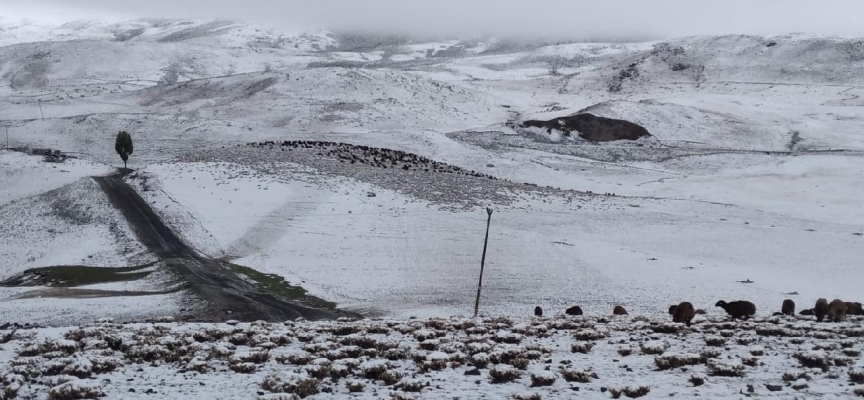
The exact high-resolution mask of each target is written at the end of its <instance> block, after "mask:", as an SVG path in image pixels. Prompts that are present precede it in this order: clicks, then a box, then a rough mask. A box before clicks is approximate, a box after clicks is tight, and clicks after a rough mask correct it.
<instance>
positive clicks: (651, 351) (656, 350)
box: [639, 341, 669, 356]
mask: <svg viewBox="0 0 864 400" xmlns="http://www.w3.org/2000/svg"><path fill="white" fill-rule="evenodd" d="M668 348H669V344H668V343H666V342H660V341H653V342H646V343H643V344H642V345H640V346H639V349H640V350H642V354H646V355H652V356H654V355H661V354H663V353H664V352H666V350H667V349H668Z"/></svg>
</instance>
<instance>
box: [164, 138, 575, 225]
mask: <svg viewBox="0 0 864 400" xmlns="http://www.w3.org/2000/svg"><path fill="white" fill-rule="evenodd" d="M178 161H179V162H234V163H238V164H241V165H248V166H252V167H253V168H256V169H260V170H261V171H262V172H265V173H268V174H271V175H279V171H280V170H283V169H284V168H286V166H285V165H284V163H294V164H299V165H302V166H305V167H312V168H314V169H315V170H316V171H317V172H318V173H322V174H324V175H328V176H336V177H347V178H353V179H356V180H358V181H361V182H366V183H371V184H374V185H376V186H380V187H382V188H385V189H391V190H396V191H399V192H402V193H405V194H407V195H409V196H411V197H414V198H417V199H422V200H426V201H429V202H431V203H433V204H436V205H439V206H441V207H442V208H446V209H456V208H472V207H479V206H485V205H489V204H510V203H512V202H514V201H515V200H516V198H517V197H518V196H519V195H521V194H525V193H535V194H548V195H555V196H557V197H560V198H562V199H565V200H566V201H567V202H568V203H569V202H573V201H577V202H578V201H580V200H584V199H586V198H587V196H588V195H587V194H585V193H581V192H577V191H572V190H560V189H556V188H552V187H540V186H537V185H535V184H531V183H517V182H512V181H507V180H501V179H496V178H495V177H494V176H491V175H489V174H484V173H479V172H476V171H469V170H465V169H463V168H459V167H456V166H453V165H449V164H446V163H442V162H438V161H435V160H431V159H429V158H426V157H423V156H420V155H417V154H412V153H406V152H402V151H398V150H391V149H384V148H375V147H369V146H356V145H351V144H346V143H333V142H319V141H283V142H261V143H250V144H248V145H246V146H237V147H226V148H223V149H215V150H210V151H204V152H196V153H191V154H187V155H185V156H183V157H182V158H181V159H180V160H178Z"/></svg>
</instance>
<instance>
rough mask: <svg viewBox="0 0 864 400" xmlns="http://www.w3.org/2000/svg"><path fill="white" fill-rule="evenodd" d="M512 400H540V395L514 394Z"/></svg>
mask: <svg viewBox="0 0 864 400" xmlns="http://www.w3.org/2000/svg"><path fill="white" fill-rule="evenodd" d="M510 398H511V399H513V400H542V399H543V398H542V397H540V393H516V394H514V395H513V396H512V397H510Z"/></svg>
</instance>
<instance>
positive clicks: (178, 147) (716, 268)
mask: <svg viewBox="0 0 864 400" xmlns="http://www.w3.org/2000/svg"><path fill="white" fill-rule="evenodd" d="M0 27H2V30H0V46H2V47H0V82H2V84H0V119H2V120H3V121H5V122H4V124H6V125H9V141H10V146H11V147H16V148H25V147H31V148H32V147H47V148H53V149H59V150H63V151H65V152H68V153H70V154H74V155H75V156H77V157H79V159H78V160H69V161H67V163H66V164H60V165H58V166H56V167H53V166H50V167H49V166H46V164H44V163H41V162H39V159H38V158H35V157H31V156H25V155H23V154H20V153H17V152H11V151H10V152H7V151H4V152H2V153H0V167H2V170H0V187H2V188H3V189H4V190H3V191H2V192H0V240H2V241H0V277H2V279H4V280H5V279H9V278H11V277H14V276H16V275H17V274H19V273H21V272H23V271H25V270H27V269H30V268H40V267H54V266H63V265H65V266H69V265H73V266H85V267H98V268H102V267H133V266H142V265H148V263H153V262H157V263H156V264H154V265H153V266H152V270H153V271H156V272H154V273H153V274H150V275H148V276H147V278H146V279H144V280H130V281H115V282H110V283H98V284H87V285H83V287H76V288H74V289H83V290H85V291H83V292H82V291H80V290H79V291H73V292H71V294H69V292H67V291H66V290H68V289H67V288H61V289H62V290H58V289H57V288H52V287H49V286H50V285H51V284H50V282H49V283H45V282H38V283H37V284H34V285H35V286H25V287H20V286H18V287H11V288H9V287H6V288H2V293H3V298H4V299H5V301H3V302H0V320H9V321H19V322H28V321H36V322H40V323H44V324H50V325H65V324H68V323H69V321H71V320H74V319H73V318H77V317H72V318H70V317H68V315H76V316H80V320H81V321H95V320H96V319H98V318H99V317H100V316H106V315H107V316H111V317H113V318H115V319H117V320H140V319H142V318H144V317H146V315H148V314H150V315H163V314H171V315H180V314H181V313H183V312H187V311H188V310H189V309H190V307H191V305H194V303H195V301H194V299H190V298H188V297H187V296H186V295H185V293H184V292H183V291H182V288H181V287H177V286H174V284H175V283H176V282H174V281H172V276H171V271H168V270H167V268H164V267H163V266H162V265H161V264H159V263H158V261H159V260H157V259H156V257H155V256H154V255H153V254H151V253H150V252H148V251H147V250H146V249H145V248H144V247H143V246H142V245H141V244H139V243H138V242H137V241H136V240H135V239H134V235H133V234H132V232H131V229H130V227H129V226H128V225H127V223H126V222H125V221H124V220H123V219H122V218H121V216H120V215H119V213H118V212H117V211H116V210H113V209H111V208H110V203H109V202H108V201H107V199H106V197H105V196H104V194H103V193H101V192H100V191H99V190H98V185H95V184H94V183H93V182H92V180H90V179H89V178H88V176H93V175H106V174H109V173H111V171H112V167H114V166H117V165H119V159H118V157H117V155H116V154H115V153H114V149H113V147H112V144H113V138H114V135H116V133H117V131H120V130H127V131H129V132H131V133H132V136H133V138H134V141H135V153H134V154H133V156H132V157H131V159H130V164H129V166H130V168H133V169H134V170H135V171H134V172H132V173H131V174H130V175H128V176H126V178H125V179H126V181H127V182H128V183H130V184H131V185H132V186H133V187H135V188H136V189H137V191H138V192H139V194H140V195H141V196H142V197H143V198H144V199H146V200H147V202H148V203H149V204H150V205H151V206H152V207H153V209H154V210H155V211H156V212H157V213H159V215H161V216H162V218H163V219H164V220H165V222H166V224H167V225H168V226H170V227H171V228H172V229H173V230H174V231H175V232H177V234H178V236H180V237H182V238H183V239H184V240H185V241H186V242H188V244H189V245H190V246H191V247H193V248H194V249H195V250H196V251H198V252H200V253H201V254H203V255H205V256H207V257H212V258H215V259H220V260H228V261H230V262H233V263H236V264H237V265H241V266H244V267H249V268H253V269H254V270H255V271H258V272H263V273H267V274H275V275H278V276H279V277H283V278H285V279H286V280H287V281H288V282H289V283H291V284H295V285H300V286H302V287H303V288H304V289H306V290H308V291H309V293H310V294H312V295H315V296H318V297H321V298H323V299H325V300H330V301H333V302H335V303H336V304H337V306H338V307H340V308H343V309H346V310H350V311H357V312H361V313H366V314H367V315H384V316H387V317H391V318H405V317H410V316H417V317H433V316H434V317H448V316H452V315H468V314H470V313H471V311H472V310H471V308H472V306H473V296H474V293H475V288H476V286H475V285H476V275H477V272H478V269H479V259H480V252H481V246H482V238H483V233H484V231H483V230H484V228H485V222H486V215H485V210H484V209H485V207H487V206H489V207H492V208H493V209H494V210H495V213H494V214H493V217H492V227H491V233H490V244H489V252H488V254H487V275H486V276H485V277H484V293H483V302H482V304H481V305H482V311H483V312H485V313H487V315H501V316H511V317H516V316H525V315H530V313H531V312H532V310H533V308H534V307H535V306H538V305H539V306H542V307H544V309H547V310H552V311H554V312H555V313H560V312H561V311H562V310H564V309H565V308H567V307H569V306H571V305H576V304H578V305H580V306H582V307H583V309H585V311H586V313H587V314H592V315H606V314H608V312H609V311H610V310H611V309H612V307H613V306H614V305H619V304H620V305H624V306H626V307H627V308H628V309H629V310H630V311H631V313H633V314H640V315H652V316H656V315H660V314H663V313H665V311H666V308H667V307H668V305H669V304H673V303H678V302H680V301H692V302H693V303H694V304H695V305H696V306H697V308H705V309H706V310H707V311H708V312H709V313H712V314H718V313H720V310H719V309H717V308H714V307H713V304H714V303H715V302H716V301H717V300H720V299H725V300H737V299H748V300H751V301H753V302H754V303H756V305H757V309H758V312H759V314H761V315H768V314H770V313H771V312H773V311H775V310H778V309H779V305H780V302H781V301H782V300H783V299H784V298H793V299H795V300H796V301H797V302H798V303H799V304H801V305H806V307H809V305H810V304H813V302H814V301H815V300H816V299H817V298H820V297H826V298H829V299H833V298H842V299H844V300H847V301H859V300H861V299H860V297H859V296H860V289H859V284H858V282H860V281H862V279H864V270H862V269H861V268H860V267H861V256H860V255H861V246H862V244H864V235H862V233H864V204H862V203H861V201H860V199H861V198H862V197H864V186H862V185H860V182H861V181H862V179H864V157H862V155H864V131H862V129H861V126H864V111H862V108H861V105H862V103H861V99H860V96H861V94H862V93H861V92H862V91H864V45H862V43H864V42H862V40H860V39H857V38H826V37H810V36H802V35H788V36H777V37H753V36H723V37H697V38H682V39H672V40H668V41H664V42H652V43H632V44H620V43H611V44H606V43H569V42H560V43H544V42H530V41H525V42H519V41H510V40H495V39H476V40H475V39H472V40H467V39H466V40H444V39H435V40H432V39H426V40H422V39H411V38H402V37H369V36H362V35H348V34H339V33H328V32H317V33H308V34H298V33H292V32H277V31H274V30H272V29H267V28H264V27H257V26H253V25H245V24H236V23H231V22H191V21H173V20H143V21H130V22H126V23H121V24H103V23H98V22H80V23H73V24H66V25H63V26H40V25H36V24H28V23H17V22H10V21H5V20H0ZM579 111H585V112H591V113H594V114H596V115H599V116H605V117H611V118H620V119H625V120H628V121H631V122H634V123H637V124H640V125H642V126H644V127H645V128H646V129H647V130H648V131H649V132H650V133H651V134H652V137H648V138H643V139H640V140H638V141H635V142H626V141H618V142H610V143H603V144H598V143H590V142H585V141H583V140H579V139H578V138H575V136H569V137H568V136H565V135H562V134H560V132H546V131H543V130H539V129H523V128H520V127H519V126H520V123H521V122H522V121H524V120H529V119H550V118H554V117H560V116H564V115H568V114H572V113H575V112H579ZM0 132H2V133H3V134H5V129H4V130H0ZM3 139H5V138H3ZM266 141H271V144H267V145H264V146H247V145H246V144H248V143H261V142H266ZM284 141H310V142H316V143H317V142H321V141H324V142H339V143H348V144H352V145H357V146H366V147H369V146H371V147H374V148H386V149H394V150H399V151H403V152H406V153H408V154H411V155H412V156H411V157H415V156H413V155H416V157H424V158H428V159H431V160H434V161H436V162H440V163H446V165H447V166H446V167H440V168H438V169H436V168H428V167H424V166H423V165H420V164H416V165H415V164H411V165H408V167H409V168H408V169H404V170H403V169H401V168H402V164H400V167H399V168H395V169H394V168H392V164H388V165H383V164H382V163H381V161H380V156H379V155H376V154H365V155H362V157H361V158H362V161H360V159H359V158H358V159H353V160H351V159H350V157H358V155H359V154H360V153H362V152H363V151H365V150H362V148H363V147H352V148H351V149H350V150H344V151H346V152H347V153H345V154H342V153H339V152H334V151H331V150H333V149H324V150H322V149H315V148H297V147H296V146H295V147H291V146H284V145H281V143H282V142H284ZM339 151H340V152H341V151H343V150H339ZM367 153H368V151H367ZM340 154H341V155H342V156H344V157H349V158H348V159H345V158H341V159H340V158H339V157H340ZM346 154H347V156H346ZM364 157H365V158H364ZM406 165H407V164H406ZM454 168H458V170H459V171H475V172H476V174H475V175H465V174H458V173H452V171H453V169H454ZM427 169H428V170H427ZM487 175H488V176H492V177H494V178H497V179H490V178H489V177H488V176H487ZM7 188H9V189H8V190H7ZM70 216H71V217H70ZM148 268H150V267H148ZM148 271H150V270H148ZM166 288H167V289H166ZM175 289H176V290H175ZM166 290H172V292H170V293H165V291H166ZM94 291H98V292H94ZM133 292H134V293H135V294H136V297H131V296H128V295H129V294H130V293H133ZM157 292H158V294H156V293H157ZM84 293H87V294H92V293H99V295H100V296H109V297H88V296H85V295H84ZM148 294H149V295H148ZM112 295H113V296H114V297H110V296H112ZM58 298H59V300H58ZM190 304H191V305H190ZM124 316H125V317H124Z"/></svg>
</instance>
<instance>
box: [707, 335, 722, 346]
mask: <svg viewBox="0 0 864 400" xmlns="http://www.w3.org/2000/svg"><path fill="white" fill-rule="evenodd" d="M705 344H706V345H707V346H712V347H720V346H723V345H724V344H726V338H724V337H722V336H706V337H705Z"/></svg>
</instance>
